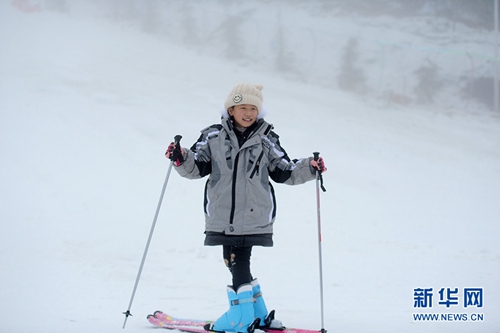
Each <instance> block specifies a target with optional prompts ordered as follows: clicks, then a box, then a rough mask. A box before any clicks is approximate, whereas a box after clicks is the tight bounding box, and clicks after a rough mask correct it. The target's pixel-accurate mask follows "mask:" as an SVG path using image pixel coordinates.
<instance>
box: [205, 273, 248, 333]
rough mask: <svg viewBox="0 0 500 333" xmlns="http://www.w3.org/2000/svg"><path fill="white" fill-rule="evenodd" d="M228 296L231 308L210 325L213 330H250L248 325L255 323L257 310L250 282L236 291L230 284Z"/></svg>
mask: <svg viewBox="0 0 500 333" xmlns="http://www.w3.org/2000/svg"><path fill="white" fill-rule="evenodd" d="M227 297H228V299H229V310H227V312H226V313H224V314H223V315H222V316H221V317H220V318H219V319H217V321H216V322H215V323H214V324H213V325H212V326H211V327H210V330H211V331H218V332H235V333H236V332H245V333H246V332H248V327H249V326H251V325H252V324H253V323H254V319H255V311H254V308H253V306H254V302H255V299H254V298H253V292H252V285H251V284H250V283H247V284H243V285H241V286H240V287H239V288H238V291H237V292H235V291H234V289H233V288H232V287H230V286H228V287H227Z"/></svg>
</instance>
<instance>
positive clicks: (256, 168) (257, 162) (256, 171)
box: [250, 150, 264, 179]
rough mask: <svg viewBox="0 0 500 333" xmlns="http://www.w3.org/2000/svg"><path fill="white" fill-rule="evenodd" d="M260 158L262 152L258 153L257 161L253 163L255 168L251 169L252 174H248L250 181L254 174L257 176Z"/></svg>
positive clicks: (262, 154)
mask: <svg viewBox="0 0 500 333" xmlns="http://www.w3.org/2000/svg"><path fill="white" fill-rule="evenodd" d="M262 156H264V150H262V151H261V152H260V155H259V157H258V158H257V161H256V162H255V167H254V168H253V170H252V173H251V174H250V179H252V178H253V176H254V175H255V174H257V175H259V168H260V160H261V159H262Z"/></svg>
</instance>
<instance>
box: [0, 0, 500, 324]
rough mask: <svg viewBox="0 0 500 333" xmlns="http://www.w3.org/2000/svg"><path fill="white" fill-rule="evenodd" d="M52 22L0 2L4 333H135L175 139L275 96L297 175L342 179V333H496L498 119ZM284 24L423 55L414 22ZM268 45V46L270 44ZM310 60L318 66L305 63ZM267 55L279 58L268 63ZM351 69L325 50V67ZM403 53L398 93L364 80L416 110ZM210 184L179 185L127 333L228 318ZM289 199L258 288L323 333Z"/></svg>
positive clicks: (335, 278)
mask: <svg viewBox="0 0 500 333" xmlns="http://www.w3.org/2000/svg"><path fill="white" fill-rule="evenodd" d="M203 3H204V6H205V8H211V7H210V3H213V2H203ZM255 4H258V5H259V6H260V7H259V6H257V5H255V11H256V12H257V13H258V14H259V15H258V17H260V18H261V19H262V20H263V21H266V22H273V20H275V19H276V15H277V14H276V13H277V11H276V10H275V9H276V7H275V6H276V5H274V3H269V4H266V3H265V2H259V3H257V2H256V3H255ZM247 6H248V5H247ZM217 8H218V7H217ZM217 8H216V6H215V5H214V9H213V10H221V9H217ZM242 8H244V7H242ZM42 9H43V10H42V11H40V12H34V13H24V12H21V11H19V10H17V9H16V8H14V7H13V6H11V2H10V1H6V0H4V1H0V117H1V118H0V168H1V173H0V202H1V209H0V223H1V229H0V230H1V232H0V332H2V333H10V332H16V333H25V332H26V333H27V332H47V333H59V332H61V333H63V332H64V333H68V332H73V333H79V332H82V333H83V332H85V333H88V332H106V333H109V332H124V331H123V330H122V328H121V326H122V323H123V319H124V316H123V314H122V312H123V311H125V310H126V309H127V306H128V302H129V299H130V294H131V292H132V287H133V283H134V281H135V278H136V274H137V270H138V267H139V263H140V259H141V256H142V253H143V250H144V245H145V242H146V239H147V236H148V233H149V229H150V226H151V222H152V218H153V214H154V211H155V209H156V205H157V202H158V197H159V194H160V190H161V186H162V184H163V181H164V177H165V174H166V171H167V168H168V161H167V160H166V159H165V158H164V156H163V153H164V151H165V148H166V146H167V144H168V143H169V142H170V141H171V139H172V138H173V136H174V135H176V134H181V135H183V141H182V142H183V144H184V145H185V146H191V144H192V143H193V142H194V141H195V140H196V139H197V138H198V136H199V130H201V129H202V128H204V127H206V126H208V125H210V124H213V123H218V122H219V117H220V109H221V106H222V103H223V101H224V99H225V97H226V95H227V93H228V91H229V90H230V89H231V88H232V86H233V85H234V84H236V83H238V82H240V81H247V82H255V83H261V84H263V85H264V90H263V93H264V98H265V101H264V103H265V105H266V107H267V109H268V115H267V116H266V119H267V120H268V121H269V122H271V123H273V124H274V125H275V131H276V132H277V133H278V134H279V135H280V136H281V141H282V144H283V146H284V147H285V148H286V149H287V151H288V153H289V155H290V156H291V157H292V158H298V157H305V156H310V155H311V153H312V152H313V151H320V152H321V154H322V156H324V158H325V161H326V163H327V166H328V168H329V170H328V172H327V173H326V174H325V176H324V178H325V186H326V188H327V190H328V191H327V192H326V193H322V196H321V200H322V207H321V213H322V226H323V265H324V298H325V328H326V329H328V330H329V332H332V333H333V332H370V333H377V332H381V333H388V332H454V333H455V332H485V333H486V332H498V331H499V330H500V318H499V316H498V313H499V311H500V284H499V276H500V242H499V241H498V240H499V234H500V223H499V222H500V205H499V198H500V117H499V115H498V114H495V113H494V112H492V111H489V110H488V109H487V108H486V107H484V106H483V105H481V104H476V103H475V102H473V101H471V100H468V99H464V98H463V97H460V96H458V94H457V93H456V92H455V93H454V92H453V89H451V88H446V89H444V92H443V94H442V95H440V96H439V98H437V99H436V102H435V103H429V104H417V103H415V102H412V103H410V105H407V106H402V105H399V104H398V103H393V101H392V100H391V98H390V96H391V95H389V98H386V97H387V94H385V93H384V91H385V90H387V89H389V88H386V86H384V88H383V89H381V90H380V91H379V92H375V93H374V92H373V88H372V91H371V92H370V93H364V94H363V92H358V93H359V94H355V93H351V92H342V91H341V90H339V89H338V88H336V87H335V84H334V83H333V81H334V80H333V79H332V77H333V76H334V73H333V72H335V71H337V75H338V72H339V71H340V69H336V70H333V72H332V73H331V74H328V73H327V74H325V75H324V76H323V77H322V70H321V68H316V67H315V63H310V68H311V72H308V71H306V70H302V69H301V70H300V71H302V72H300V71H299V72H295V73H294V72H293V71H284V72H279V71H277V70H275V69H272V68H271V67H272V66H271V65H270V63H271V62H270V61H267V62H266V59H265V58H263V60H262V62H261V63H258V62H257V60H258V59H255V61H250V60H248V59H247V60H245V61H239V60H238V59H233V60H231V59H228V57H226V56H222V53H221V54H217V53H216V51H214V49H209V50H207V51H206V52H204V51H203V50H202V49H201V50H200V48H197V47H196V46H195V47H193V46H189V45H184V44H181V43H179V42H178V40H177V41H176V40H175V38H167V37H165V36H163V35H161V34H148V33H146V32H144V31H143V29H139V28H138V27H137V26H135V25H133V24H129V23H126V22H125V21H120V20H116V19H110V17H109V15H106V10H105V7H104V6H99V5H98V4H97V2H96V1H88V2H84V1H81V2H75V3H74V4H72V10H70V11H69V12H66V13H59V12H50V11H47V10H45V9H44V8H42ZM281 9H282V13H283V14H281V19H283V20H288V21H290V22H291V23H290V24H291V25H290V27H291V28H289V30H288V31H292V30H293V27H296V26H298V24H300V26H306V27H310V29H311V31H314V33H315V34H316V36H320V35H321V34H322V32H321V31H325V29H326V30H331V31H335V32H339V31H343V32H345V34H347V35H349V34H353V35H356V36H361V37H363V36H364V37H365V38H367V39H369V38H372V39H374V38H379V37H380V38H382V37H383V39H384V40H386V41H391V40H392V41H394V43H400V42H401V41H402V40H405V38H406V40H409V39H411V36H410V35H407V36H406V37H405V35H404V30H405V29H402V27H407V28H408V27H409V25H411V24H414V25H415V24H417V23H415V22H409V23H408V26H406V25H405V24H406V23H405V22H404V21H400V20H396V19H393V18H389V17H386V18H383V19H384V20H385V25H386V28H385V29H384V30H375V31H374V30H370V28H369V27H366V25H364V24H363V22H364V21H362V18H361V17H359V16H356V15H353V16H352V17H345V16H344V17H338V18H330V19H328V20H325V19H320V18H318V17H314V16H313V15H307V14H304V13H303V12H302V11H300V8H295V7H293V6H290V7H289V6H285V5H282V6H281ZM232 10H236V9H235V7H234V6H233V7H232ZM171 15H172V16H174V14H172V13H171ZM254 15H255V12H254ZM203 18H204V19H205V20H208V21H207V22H210V19H209V18H210V16H209V15H205V16H203ZM380 20H382V19H380ZM294 22H295V24H296V25H293V24H292V23H294ZM356 22H359V23H360V24H356ZM207 26H210V24H208V25H207ZM319 26H321V29H323V30H321V29H320V27H319ZM417 26H418V24H417ZM391 27H395V28H391ZM424 28H425V25H423V26H422V27H420V29H424ZM315 29H317V30H315ZM346 29H347V30H346ZM460 29H463V31H464V32H466V34H465V33H464V34H463V35H460V33H456V34H457V36H456V38H458V41H457V40H455V41H456V44H455V46H454V47H455V48H456V49H458V48H460V49H462V50H464V51H463V52H466V51H468V50H469V51H471V52H473V51H474V52H484V54H490V55H491V54H492V52H493V51H492V44H491V40H492V39H491V38H492V35H491V33H487V32H484V31H481V32H478V33H477V34H474V31H472V30H467V28H465V27H460ZM460 29H459V30H460ZM248 31H252V32H254V30H251V29H249V30H248ZM259 36H260V37H259V38H262V43H264V39H265V38H266V31H265V30H264V31H260V35H259ZM485 36H486V37H485ZM252 38H254V39H253V40H259V39H255V37H252ZM422 38H423V37H422ZM461 38H463V40H464V44H463V45H461V44H460V43H459V41H460V40H461ZM307 40H309V39H307V38H304V41H307ZM470 40H476V41H477V40H489V41H490V44H488V43H477V44H476V47H471V46H470V44H468V42H467V41H470ZM426 43H428V45H432V43H433V40H432V39H431V40H428V41H426ZM263 45H264V44H263ZM457 45H461V46H457ZM477 45H481V47H482V49H480V48H481V47H480V46H477ZM296 47H298V48H300V45H297V46H296ZM302 47H303V49H304V53H302V54H303V56H304V57H307V52H309V51H310V50H311V48H310V45H307V43H306V42H304V44H303V45H302ZM221 50H222V49H221ZM245 50H246V49H245ZM221 52H222V51H221ZM245 52H247V54H248V52H250V51H248V50H246V51H245ZM259 52H261V54H267V57H268V58H269V59H274V56H273V54H272V50H271V49H269V50H267V51H266V50H265V49H264V46H261V47H260V48H259ZM328 52H330V53H328ZM339 52H340V51H337V52H333V51H332V50H326V49H317V53H316V54H317V56H316V58H315V59H316V60H315V61H317V62H320V58H321V57H326V58H327V57H331V58H332V59H335V58H339V59H340V58H341V55H340V54H341V53H339ZM405 52H406V53H404V54H405V55H406V56H401V57H399V58H398V59H397V60H394V61H390V62H387V63H386V64H385V66H386V70H385V71H384V74H383V79H380V78H381V72H380V66H374V67H375V69H374V73H371V72H369V71H368V72H367V74H366V75H367V77H368V79H367V80H368V81H370V80H373V81H374V82H375V83H373V84H371V87H373V86H376V85H377V82H383V84H384V85H386V84H392V85H393V87H394V89H393V92H394V91H395V92H398V93H405V94H406V95H407V96H410V97H412V98H413V97H414V96H412V90H411V89H409V88H406V91H405V88H403V86H404V84H403V82H401V80H402V78H401V72H400V71H401V70H403V69H404V68H410V67H412V66H414V65H413V64H415V62H418V61H420V60H421V59H420V58H421V57H422V52H420V51H419V50H412V49H411V48H408V49H407V50H406V51H405ZM488 52H490V53H488ZM360 54H361V57H366V55H365V53H363V52H361V51H360ZM404 54H403V53H402V55H404ZM432 54H434V53H432ZM319 55H321V57H320V56H319ZM263 57H264V56H263ZM419 59H420V60H419ZM447 59H448V61H443V63H446V66H444V65H443V66H442V67H441V69H440V70H441V71H443V72H444V73H445V75H448V77H450V78H453V77H458V74H457V73H458V72H459V71H461V70H463V66H462V65H461V64H460V62H461V61H462V57H461V56H460V57H459V56H457V57H455V58H453V57H451V56H450V57H448V58H447ZM453 59H455V60H456V63H454V62H453V61H451V60H453ZM339 61H340V60H339ZM437 62H438V61H437ZM298 63H303V62H298ZM486 67H487V66H486ZM486 67H484V68H486ZM398 68H400V69H398ZM327 70H328V69H325V71H327ZM485 70H486V69H485ZM302 77H303V78H304V79H303V80H302V79H301V78H302ZM370 78H372V79H370ZM373 78H376V79H373ZM328 80H331V81H328ZM378 80H380V81H378ZM457 80H458V79H457ZM457 82H458V81H457ZM405 84H407V85H408V87H410V85H411V79H410V78H408V81H407V83H405ZM457 85H458V83H457ZM447 89H448V90H447ZM384 96H385V97H384ZM203 186H204V181H203V180H200V181H188V180H186V179H182V178H181V177H179V176H178V175H177V174H176V173H175V172H173V173H172V175H171V177H170V180H169V183H168V187H167V191H166V195H165V200H164V202H163V206H162V210H161V213H160V216H159V219H158V225H157V228H156V231H155V234H154V237H153V242H152V244H151V248H150V252H149V256H148V258H147V261H146V265H145V268H144V272H143V276H142V279H141V281H140V284H139V288H138V291H137V294H136V297H135V301H134V304H133V306H132V309H131V310H132V313H133V315H134V316H133V317H130V318H129V320H128V324H127V327H126V330H125V332H151V331H152V330H153V329H154V328H152V327H151V326H150V325H149V323H148V322H147V321H146V315H147V314H149V313H152V312H153V311H155V310H158V309H160V310H163V311H164V312H168V313H171V314H172V315H175V316H179V317H195V318H200V319H201V318H207V319H215V318H217V317H218V316H219V315H220V314H222V313H223V312H224V311H225V310H226V308H227V304H226V303H227V300H226V295H225V286H226V284H228V283H230V276H229V273H228V272H227V269H226V268H225V267H224V265H223V263H222V259H221V249H220V248H219V247H204V246H203V238H204V235H203V229H204V222H203V213H202V198H203ZM275 187H276V192H277V197H278V217H277V222H276V224H275V246H274V247H273V248H255V250H254V253H253V257H252V269H253V273H254V275H255V276H256V277H258V278H259V280H260V282H261V284H262V288H263V293H264V296H265V298H266V301H267V304H268V307H269V308H272V309H276V311H277V314H278V317H279V318H280V319H281V320H282V321H283V322H284V323H285V324H286V325H288V326H291V327H303V328H311V329H319V328H320V315H319V287H318V259H317V258H318V254H317V231H316V221H317V220H316V200H315V185H314V182H310V183H307V184H305V185H302V186H296V187H289V186H285V185H276V186H275ZM467 287H480V288H483V289H484V306H483V308H467V309H465V308H464V307H463V305H462V304H460V305H459V306H455V307H451V308H449V309H447V308H446V307H443V306H439V305H437V301H438V300H439V299H438V296H439V295H438V294H437V291H438V290H439V289H440V288H459V289H460V290H461V291H462V290H463V288H467ZM415 288H433V289H434V302H433V303H434V305H433V307H432V308H431V309H425V310H422V309H415V308H414V307H413V301H414V300H413V292H414V289H415ZM460 300H461V301H462V300H463V295H462V294H460ZM413 313H467V314H469V315H470V314H472V313H482V314H484V321H483V322H466V323H463V322H438V323H429V322H416V321H414V320H413V317H412V314H413Z"/></svg>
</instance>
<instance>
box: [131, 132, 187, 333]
mask: <svg viewBox="0 0 500 333" xmlns="http://www.w3.org/2000/svg"><path fill="white" fill-rule="evenodd" d="M181 139H182V136H180V135H176V136H175V137H174V142H175V144H176V146H179V143H180V142H181ZM173 164H174V162H173V161H170V165H169V166H168V171H167V175H166V177H165V181H164V183H163V187H162V189H161V194H160V199H159V200H158V206H156V212H155V216H154V218H153V224H152V225H151V230H150V231H149V237H148V241H147V242H146V248H145V249H144V253H143V255H142V260H141V265H140V266H139V271H138V272H137V278H136V279H135V284H134V289H133V290H132V296H131V297H130V303H129V305H128V309H127V311H125V312H123V314H124V315H125V321H124V322H123V328H125V325H127V319H128V317H129V316H132V313H130V308H131V307H132V302H133V301H134V297H135V292H136V291H137V286H138V285H139V280H140V279H141V274H142V269H143V268H144V263H145V262H146V257H147V255H148V250H149V244H151V239H152V238H153V232H154V230H155V226H156V220H157V219H158V214H159V213H160V208H161V203H162V201H163V196H164V195H165V189H166V188H167V183H168V179H169V178H170V171H172V166H173Z"/></svg>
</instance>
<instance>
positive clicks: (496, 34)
mask: <svg viewBox="0 0 500 333" xmlns="http://www.w3.org/2000/svg"><path fill="white" fill-rule="evenodd" d="M494 1H495V5H494V10H493V11H494V18H495V58H496V59H495V60H496V61H495V78H494V81H495V82H494V84H493V89H494V92H493V96H494V97H493V98H494V99H495V101H494V104H495V111H497V112H498V111H499V101H498V99H499V97H498V94H499V91H498V66H499V65H498V62H499V59H498V11H499V9H500V8H499V4H498V2H499V0H494Z"/></svg>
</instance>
